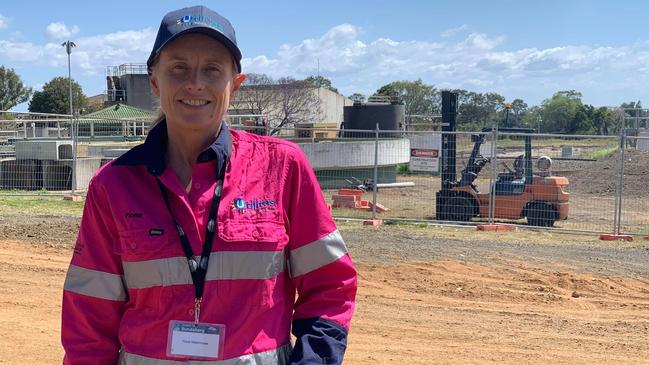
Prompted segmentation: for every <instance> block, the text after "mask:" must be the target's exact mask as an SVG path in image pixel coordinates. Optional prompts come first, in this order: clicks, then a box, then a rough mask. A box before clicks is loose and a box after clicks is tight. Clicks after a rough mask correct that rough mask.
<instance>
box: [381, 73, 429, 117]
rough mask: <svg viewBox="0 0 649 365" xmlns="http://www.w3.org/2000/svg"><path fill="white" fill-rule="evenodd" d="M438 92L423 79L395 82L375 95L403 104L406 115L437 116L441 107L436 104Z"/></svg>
mask: <svg viewBox="0 0 649 365" xmlns="http://www.w3.org/2000/svg"><path fill="white" fill-rule="evenodd" d="M436 94H439V92H438V90H437V89H436V88H435V86H433V85H426V84H424V82H423V81H422V80H421V79H418V80H416V81H394V82H391V83H389V84H386V85H383V86H381V87H380V88H379V89H378V90H377V91H376V93H375V94H374V95H385V96H389V97H391V98H393V99H396V100H399V101H400V102H401V103H403V105H404V107H405V110H406V115H414V114H424V115H430V114H436V113H439V106H438V105H437V104H436V103H435V101H436V100H437V96H436Z"/></svg>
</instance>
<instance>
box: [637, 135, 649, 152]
mask: <svg viewBox="0 0 649 365" xmlns="http://www.w3.org/2000/svg"><path fill="white" fill-rule="evenodd" d="M638 137H640V138H638V143H637V144H636V148H637V149H639V150H640V151H649V132H640V133H638Z"/></svg>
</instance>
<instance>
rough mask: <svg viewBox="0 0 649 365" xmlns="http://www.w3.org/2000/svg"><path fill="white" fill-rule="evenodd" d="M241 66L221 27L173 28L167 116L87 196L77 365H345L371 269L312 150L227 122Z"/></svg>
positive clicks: (152, 61) (157, 80)
mask: <svg viewBox="0 0 649 365" xmlns="http://www.w3.org/2000/svg"><path fill="white" fill-rule="evenodd" d="M240 62H241V52H240V50H239V48H238V47H237V43H236V38H235V34H234V29H233V28H232V26H231V25H230V23H229V22H228V21H227V20H226V19H225V18H223V17H221V16H220V15H219V14H217V13H215V12H213V11H211V10H209V9H207V8H205V7H193V8H185V9H181V10H178V11H174V12H171V13H169V14H167V15H166V16H165V17H164V19H163V20H162V23H161V25H160V29H159V31H158V36H157V38H156V41H155V44H154V47H153V50H152V52H151V56H150V57H149V60H148V62H147V64H148V66H149V72H150V84H151V90H152V92H153V94H154V95H156V96H158V97H159V98H160V107H161V110H162V112H163V114H164V117H163V118H162V120H161V121H160V122H159V123H157V124H156V125H155V127H153V128H152V129H151V131H150V132H149V135H148V136H147V139H146V141H145V142H144V144H142V145H140V146H137V147H135V148H133V149H131V150H130V151H129V152H127V153H126V154H124V155H123V156H121V157H120V158H118V159H116V160H114V161H112V162H111V163H109V164H107V165H106V166H105V167H104V168H102V169H101V170H100V171H99V172H98V173H97V174H96V175H95V176H94V177H93V180H92V182H91V184H90V186H89V188H88V195H87V200H86V205H85V208H84V213H83V218H82V221H81V226H80V229H79V236H78V239H77V244H76V247H75V250H74V255H73V257H72V262H71V265H70V268H69V270H68V275H67V278H66V282H65V288H64V293H63V314H62V343H63V347H64V349H65V352H66V354H65V358H64V361H63V362H64V363H65V364H115V363H118V361H119V363H120V364H183V363H188V361H191V360H200V361H206V362H205V364H322V363H325V364H339V363H341V362H342V358H343V354H344V351H345V348H346V339H347V331H348V329H349V323H350V320H351V315H352V312H353V309H354V297H355V293H356V271H355V269H354V267H353V264H352V262H351V259H350V257H349V254H348V253H347V249H346V247H345V244H344V242H343V240H342V238H341V236H340V234H339V233H338V231H337V229H336V227H335V225H334V223H333V220H332V218H331V216H330V214H329V211H328V209H327V207H326V204H325V202H324V200H323V198H322V193H321V191H320V188H319V186H318V183H317V181H316V179H315V176H314V174H313V170H312V169H311V167H310V166H309V164H308V161H307V159H306V157H305V156H304V154H303V153H302V152H301V150H300V149H299V148H298V147H297V146H295V145H294V144H291V143H289V142H285V141H282V140H278V139H273V138H270V137H261V136H256V135H253V134H249V133H245V132H239V131H233V130H229V129H228V128H227V125H226V124H225V123H224V122H222V119H223V117H224V115H225V113H226V110H227V108H228V104H229V102H230V101H231V100H232V98H233V97H234V95H235V93H236V92H237V90H238V89H239V87H240V86H241V84H242V82H243V81H244V80H245V75H243V74H241V64H240ZM296 294H297V299H296V298H295V296H296ZM291 329H292V333H293V334H294V335H295V336H296V339H297V340H296V343H295V345H294V346H292V345H291V342H290V333H291ZM201 363H203V362H201Z"/></svg>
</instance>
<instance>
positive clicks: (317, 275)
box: [287, 150, 356, 365]
mask: <svg viewBox="0 0 649 365" xmlns="http://www.w3.org/2000/svg"><path fill="white" fill-rule="evenodd" d="M288 179H289V181H290V187H291V191H290V192H289V194H288V195H289V196H290V203H289V209H288V212H287V215H288V220H289V227H290V228H289V235H290V238H289V255H288V256H289V260H288V262H289V271H290V275H291V278H292V281H293V285H294V286H295V288H296V289H297V294H298V298H297V301H296V303H295V308H294V315H293V329H292V332H293V335H295V337H296V338H297V340H296V344H295V348H294V349H293V352H292V354H291V358H290V364H292V365H306V364H340V363H341V362H342V360H343V355H344V353H345V349H346V347H347V333H348V331H349V324H350V321H351V317H352V314H353V312H354V306H355V303H354V301H355V297H356V269H355V268H354V265H353V263H352V261H351V258H350V256H349V253H348V252H347V247H346V245H345V242H344V241H343V239H342V237H341V235H340V232H338V230H337V229H336V226H335V224H334V222H333V219H332V217H331V214H330V212H329V208H328V207H327V204H326V203H325V200H324V197H323V194H322V191H321V190H320V186H319V184H318V181H317V180H316V177H315V174H314V173H313V169H312V168H311V166H310V165H309V162H308V160H307V159H306V156H305V155H304V153H303V152H302V151H301V150H300V151H299V152H298V153H297V154H296V156H295V159H294V160H293V163H292V166H291V168H290V169H289V175H288Z"/></svg>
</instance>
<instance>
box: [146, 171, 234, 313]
mask: <svg viewBox="0 0 649 365" xmlns="http://www.w3.org/2000/svg"><path fill="white" fill-rule="evenodd" d="M227 163H228V162H227V160H226V161H225V163H223V167H222V168H221V171H220V172H219V174H218V175H217V181H216V187H215V188H214V194H213V195H212V205H211V206H210V213H209V217H208V221H207V226H206V227H205V243H204V244H203V252H202V253H201V257H200V259H199V261H198V262H196V257H195V256H194V251H193V250H192V246H191V245H190V244H189V238H187V234H185V231H184V230H183V228H182V227H181V226H180V224H179V223H178V222H177V221H176V219H175V218H174V215H173V213H172V212H171V206H170V205H169V198H168V196H167V191H166V189H165V187H164V185H163V184H162V182H161V181H160V179H158V180H157V181H158V187H159V188H160V193H161V194H162V198H163V199H164V202H165V205H166V206H167V210H168V211H169V215H170V216H171V220H172V221H173V222H174V224H175V225H176V230H177V231H178V236H180V243H181V244H182V246H183V251H184V252H185V257H187V265H188V266H189V272H190V273H191V275H192V283H193V284H194V288H195V294H196V300H195V305H194V320H195V322H196V323H198V318H199V316H200V306H201V300H202V299H203V288H204V287H205V276H206V274H207V265H208V264H209V261H210V253H211V252H212V238H213V237H214V231H215V230H216V229H217V228H218V221H217V219H216V215H217V213H218V210H219V203H220V202H221V193H222V192H223V180H225V168H226V166H227Z"/></svg>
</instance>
